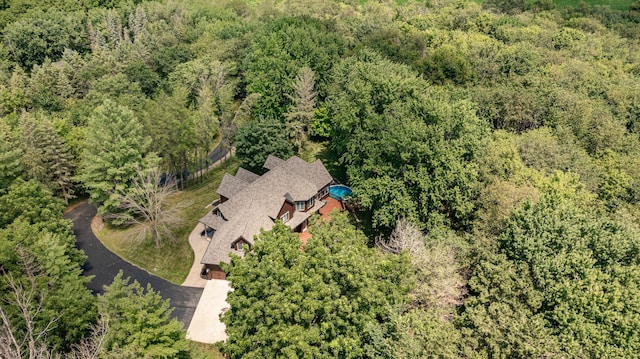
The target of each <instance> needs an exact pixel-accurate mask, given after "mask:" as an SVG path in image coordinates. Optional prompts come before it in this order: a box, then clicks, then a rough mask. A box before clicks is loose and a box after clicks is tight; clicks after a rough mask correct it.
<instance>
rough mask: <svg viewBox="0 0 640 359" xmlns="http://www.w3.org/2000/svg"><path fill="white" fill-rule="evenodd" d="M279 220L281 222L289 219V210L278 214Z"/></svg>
mask: <svg viewBox="0 0 640 359" xmlns="http://www.w3.org/2000/svg"><path fill="white" fill-rule="evenodd" d="M280 221H281V222H282V223H287V221H289V212H284V214H283V215H282V216H280Z"/></svg>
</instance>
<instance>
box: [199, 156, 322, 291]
mask: <svg viewBox="0 0 640 359" xmlns="http://www.w3.org/2000/svg"><path fill="white" fill-rule="evenodd" d="M263 167H264V168H265V169H266V170H267V172H266V173H265V174H263V175H262V176H259V175H257V174H255V173H253V172H250V171H247V170H246V169H244V168H239V169H238V172H237V173H236V175H235V176H232V175H230V174H226V175H225V176H224V178H223V179H222V183H220V187H218V191H217V193H218V195H219V196H220V200H219V201H218V202H217V206H214V208H213V210H212V211H211V212H209V213H207V215H205V216H204V217H202V218H201V219H200V223H202V224H204V226H205V230H204V232H203V233H204V235H205V236H206V237H208V238H209V239H210V242H209V246H208V247H207V250H206V252H205V254H204V256H203V257H202V261H201V262H202V264H204V268H205V273H206V276H207V279H224V277H225V274H224V271H222V269H221V268H220V263H222V262H226V263H228V262H229V261H230V257H229V255H230V254H231V253H234V254H237V255H239V256H242V255H243V254H244V250H243V249H244V248H245V247H247V248H248V249H251V247H252V246H253V243H254V242H253V239H254V238H253V237H254V236H255V235H257V234H259V233H260V229H261V228H262V229H264V230H269V229H271V228H272V227H273V225H274V224H275V221H276V220H280V221H281V222H282V223H284V224H286V225H288V226H289V227H291V228H292V229H293V230H294V232H298V233H302V232H305V231H306V230H307V227H308V225H309V217H310V216H311V215H312V214H314V213H318V212H319V211H320V209H321V208H322V207H323V206H325V204H326V199H327V196H328V195H329V186H330V185H331V184H332V183H333V178H332V177H331V175H330V174H329V172H328V171H327V169H326V168H325V167H324V165H323V164H322V162H321V161H320V160H316V161H315V162H313V163H308V162H306V161H304V160H302V159H300V158H299V157H291V158H289V159H288V160H286V161H285V160H282V159H280V158H277V157H274V156H269V157H268V158H267V160H266V161H265V163H264V166H263Z"/></svg>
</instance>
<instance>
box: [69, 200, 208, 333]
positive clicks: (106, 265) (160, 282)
mask: <svg viewBox="0 0 640 359" xmlns="http://www.w3.org/2000/svg"><path fill="white" fill-rule="evenodd" d="M95 215H96V207H95V206H94V205H92V204H90V203H88V202H83V203H81V204H80V205H78V206H76V207H74V208H73V209H71V210H70V211H69V212H68V213H66V214H65V216H64V217H65V218H67V219H70V220H72V221H73V232H74V233H75V235H76V247H78V248H79V249H82V250H83V251H84V252H85V254H86V255H87V261H86V262H85V264H84V266H83V267H82V269H83V273H84V275H86V276H95V277H94V278H93V279H92V280H91V282H90V283H89V289H91V290H92V291H93V293H94V294H99V293H102V292H103V287H104V286H105V285H109V284H111V282H112V281H113V277H115V275H116V274H118V271H120V270H122V271H123V273H124V276H125V277H131V279H134V280H137V281H138V282H139V283H140V284H141V285H142V286H144V287H146V286H147V284H151V287H152V288H153V289H154V290H155V291H156V292H159V293H160V295H161V296H162V297H163V298H165V299H169V300H170V303H171V307H172V308H174V311H173V314H172V316H173V317H175V318H177V319H178V320H180V321H181V322H182V323H184V325H185V328H188V327H189V323H190V322H191V318H192V317H193V313H194V311H195V308H196V306H197V304H198V301H199V299H200V296H201V294H202V292H203V289H202V288H192V287H181V286H178V285H175V284H173V283H170V282H168V281H166V280H164V279H162V278H160V277H157V276H155V275H152V274H150V273H149V272H146V271H144V270H142V269H140V268H139V267H136V266H134V265H132V264H131V263H129V262H127V261H125V260H123V259H122V258H120V257H118V256H117V255H115V254H114V253H113V252H111V251H110V250H108V249H107V248H106V247H105V246H104V245H102V243H101V242H100V240H98V238H97V237H96V236H95V235H94V234H93V231H92V230H91V220H92V219H93V217H94V216H95ZM168 255H170V254H168Z"/></svg>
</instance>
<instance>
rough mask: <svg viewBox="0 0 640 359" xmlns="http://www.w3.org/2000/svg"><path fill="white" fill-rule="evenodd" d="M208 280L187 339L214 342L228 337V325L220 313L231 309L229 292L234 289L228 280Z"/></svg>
mask: <svg viewBox="0 0 640 359" xmlns="http://www.w3.org/2000/svg"><path fill="white" fill-rule="evenodd" d="M206 282H207V283H206V286H205V287H204V291H203V292H202V296H201V297H200V302H198V306H197V307H196V310H195V312H194V313H193V318H192V319H191V324H189V329H188V330H187V339H189V340H193V341H196V342H201V343H209V344H212V343H216V342H221V341H224V340H226V339H227V333H226V332H225V329H226V326H225V325H224V323H222V322H221V321H220V315H221V314H222V313H224V311H226V310H229V308H230V306H229V303H227V294H228V293H229V292H230V291H232V290H233V289H232V288H231V283H230V282H229V281H226V280H220V279H212V280H208V281H206Z"/></svg>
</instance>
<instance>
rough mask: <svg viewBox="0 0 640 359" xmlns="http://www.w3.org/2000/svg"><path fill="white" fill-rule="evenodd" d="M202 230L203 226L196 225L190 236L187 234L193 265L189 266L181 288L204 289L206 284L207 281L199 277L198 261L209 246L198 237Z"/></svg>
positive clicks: (200, 266) (200, 265)
mask: <svg viewBox="0 0 640 359" xmlns="http://www.w3.org/2000/svg"><path fill="white" fill-rule="evenodd" d="M203 230H204V224H202V223H198V225H196V228H194V229H193V231H191V234H189V244H190V245H191V249H192V250H193V265H192V266H191V270H190V271H189V275H187V278H186V279H185V280H184V283H182V285H183V286H187V287H198V288H204V287H205V285H206V284H207V280H206V279H202V277H200V272H201V271H202V264H201V263H200V260H201V259H202V256H203V255H204V252H205V251H206V250H207V246H208V245H209V241H207V240H206V239H204V238H202V236H200V233H201V232H202V231H203Z"/></svg>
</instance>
